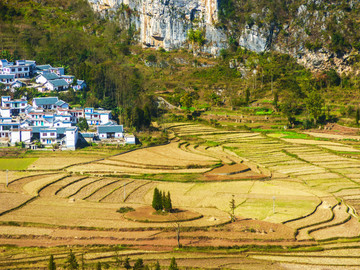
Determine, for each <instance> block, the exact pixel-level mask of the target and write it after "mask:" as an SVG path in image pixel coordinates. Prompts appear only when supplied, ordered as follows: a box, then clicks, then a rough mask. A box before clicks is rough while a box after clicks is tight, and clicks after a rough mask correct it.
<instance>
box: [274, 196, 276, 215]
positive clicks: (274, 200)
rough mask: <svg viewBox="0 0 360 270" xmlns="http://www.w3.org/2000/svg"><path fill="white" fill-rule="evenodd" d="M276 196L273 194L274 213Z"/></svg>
mask: <svg viewBox="0 0 360 270" xmlns="http://www.w3.org/2000/svg"><path fill="white" fill-rule="evenodd" d="M275 199H276V198H275V196H273V213H274V214H275Z"/></svg>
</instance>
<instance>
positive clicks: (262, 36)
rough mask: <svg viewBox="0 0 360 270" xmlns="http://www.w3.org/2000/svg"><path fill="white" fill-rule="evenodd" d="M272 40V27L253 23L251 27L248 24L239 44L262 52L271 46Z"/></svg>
mask: <svg viewBox="0 0 360 270" xmlns="http://www.w3.org/2000/svg"><path fill="white" fill-rule="evenodd" d="M272 40H273V29H272V28H271V27H270V28H268V29H266V28H259V27H258V26H256V25H252V26H251V27H250V26H249V25H246V27H245V29H244V30H243V32H242V34H241V36H240V39H239V45H240V46H242V47H244V48H247V49H249V50H251V51H254V52H257V53H260V52H264V51H267V50H269V49H270V48H271V43H272Z"/></svg>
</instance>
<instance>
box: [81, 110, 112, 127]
mask: <svg viewBox="0 0 360 270" xmlns="http://www.w3.org/2000/svg"><path fill="white" fill-rule="evenodd" d="M110 118H111V111H106V110H94V108H85V119H86V121H87V123H88V125H97V126H98V125H104V124H106V123H108V122H109V121H110Z"/></svg>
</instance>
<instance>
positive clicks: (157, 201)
mask: <svg viewBox="0 0 360 270" xmlns="http://www.w3.org/2000/svg"><path fill="white" fill-rule="evenodd" d="M152 207H153V208H154V209H155V210H156V211H159V210H161V209H162V208H163V204H162V194H161V191H159V190H158V189H157V188H155V189H154V195H153V201H152Z"/></svg>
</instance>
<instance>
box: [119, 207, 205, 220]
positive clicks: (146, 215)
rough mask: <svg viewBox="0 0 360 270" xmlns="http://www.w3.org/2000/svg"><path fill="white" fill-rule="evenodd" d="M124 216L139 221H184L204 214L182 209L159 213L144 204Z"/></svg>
mask: <svg viewBox="0 0 360 270" xmlns="http://www.w3.org/2000/svg"><path fill="white" fill-rule="evenodd" d="M124 217H125V218H127V219H130V220H132V221H138V222H183V221H190V220H195V219H199V218H202V215H201V214H199V213H196V212H192V211H189V210H182V209H174V212H172V213H157V212H156V211H155V210H154V209H153V208H152V207H150V206H144V207H140V208H137V209H136V210H135V211H134V212H128V213H126V214H125V215H124Z"/></svg>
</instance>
